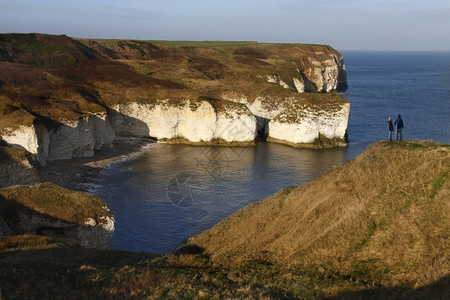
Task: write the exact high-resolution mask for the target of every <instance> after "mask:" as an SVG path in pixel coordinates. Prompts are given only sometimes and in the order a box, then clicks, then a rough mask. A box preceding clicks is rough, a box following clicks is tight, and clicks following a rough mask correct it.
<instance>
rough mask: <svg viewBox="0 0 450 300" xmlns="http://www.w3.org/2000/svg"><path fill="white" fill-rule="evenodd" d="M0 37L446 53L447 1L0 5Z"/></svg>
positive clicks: (41, 0) (3, 0) (18, 1)
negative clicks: (253, 43) (219, 42)
mask: <svg viewBox="0 0 450 300" xmlns="http://www.w3.org/2000/svg"><path fill="white" fill-rule="evenodd" d="M0 32H2V33H7V32H26V33H28V32H40V33H49V34H66V35H68V36H72V37H84V38H119V39H143V40H239V41H242V40H251V41H259V42H277V43H313V44H327V45H331V46H333V47H334V48H336V49H338V50H450V1H449V0H297V1H295V0H258V1H250V0H220V1H215V0H209V1H206V0H192V1H188V0H147V1H144V0H126V1H125V0H108V1H107V0H78V1H64V0H34V1H33V0H13V1H12V0H0Z"/></svg>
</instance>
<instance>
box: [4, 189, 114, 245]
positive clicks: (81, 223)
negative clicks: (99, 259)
mask: <svg viewBox="0 0 450 300" xmlns="http://www.w3.org/2000/svg"><path fill="white" fill-rule="evenodd" d="M0 204H1V205H0V235H3V236H10V235H21V234H34V235H36V234H37V235H46V236H50V237H51V238H53V239H55V240H56V241H60V242H64V243H69V244H76V245H80V246H83V247H88V248H109V247H110V244H111V241H112V237H113V232H114V217H113V216H112V214H111V213H110V211H109V209H108V208H107V207H106V204H105V203H104V202H103V201H102V200H101V199H99V198H96V197H94V196H92V195H89V194H87V193H81V192H75V191H70V190H66V189H64V188H62V187H59V186H57V185H54V184H51V183H43V184H37V185H34V186H21V185H17V186H13V187H8V188H3V189H0Z"/></svg>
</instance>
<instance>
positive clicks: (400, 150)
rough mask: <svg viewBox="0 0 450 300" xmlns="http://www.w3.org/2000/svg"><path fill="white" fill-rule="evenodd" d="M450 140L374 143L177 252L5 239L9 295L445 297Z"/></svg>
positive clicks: (2, 262) (0, 266)
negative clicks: (150, 252)
mask: <svg viewBox="0 0 450 300" xmlns="http://www.w3.org/2000/svg"><path fill="white" fill-rule="evenodd" d="M449 170H450V146H449V145H439V144H434V143H429V142H415V141H406V142H399V143H397V142H390V143H389V142H379V143H376V144H373V145H371V146H370V147H369V148H368V149H366V151H365V152H364V153H362V154H361V155H360V156H358V157H357V158H356V159H354V160H352V161H350V162H348V163H346V164H345V165H343V166H341V167H339V168H336V169H335V170H332V171H330V172H329V173H327V174H324V175H322V176H320V177H319V178H318V179H317V180H315V181H313V182H310V183H308V184H306V185H304V186H302V187H293V188H289V189H286V190H283V191H280V192H279V193H277V194H275V195H273V196H271V197H269V198H267V199H264V200H262V201H260V202H258V203H255V204H253V205H250V206H249V207H247V208H245V209H243V210H241V211H239V212H237V213H236V214H234V215H232V216H230V217H229V218H228V219H226V220H224V221H223V222H221V223H219V224H218V225H216V226H215V227H213V228H212V229H210V230H208V231H206V232H204V233H202V234H200V235H198V236H196V237H195V238H194V239H193V240H192V241H191V243H190V244H188V245H187V246H185V247H184V248H181V249H180V250H179V251H177V252H176V253H174V254H171V255H163V256H154V255H147V254H142V253H141V254H136V253H126V252H118V251H99V250H87V249H82V248H71V247H67V246H62V245H57V244H53V243H52V242H51V241H48V240H46V239H42V238H39V237H29V236H26V237H23V238H13V239H9V240H5V239H0V249H3V250H0V251H1V252H0V279H1V281H0V282H2V293H3V295H4V296H5V297H6V298H8V299H9V298H26V297H34V298H39V297H40V298H42V297H46V298H57V297H58V296H64V297H66V298H95V297H97V298H98V297H100V298H115V297H118V298H148V297H149V298H180V297H184V298H195V299H204V298H214V297H216V298H220V297H224V298H246V299H248V298H253V299H261V298H267V299H268V298H290V299H293V298H302V299H318V298H320V299H323V298H330V299H341V298H343V299H361V298H363V299H367V298H370V299H447V298H448V294H449V291H450V282H449V280H450V276H449V247H448V242H449V232H450V230H449V225H450V224H449V220H448V215H449V205H448V200H449V199H450V181H449Z"/></svg>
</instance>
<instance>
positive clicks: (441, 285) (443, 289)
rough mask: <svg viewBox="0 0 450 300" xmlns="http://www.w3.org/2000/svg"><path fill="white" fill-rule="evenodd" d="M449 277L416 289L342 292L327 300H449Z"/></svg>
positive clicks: (397, 288) (398, 288) (394, 288)
mask: <svg viewBox="0 0 450 300" xmlns="http://www.w3.org/2000/svg"><path fill="white" fill-rule="evenodd" d="M449 297H450V275H448V276H445V277H443V278H441V279H440V280H438V281H436V282H434V283H432V284H430V285H427V286H423V287H420V288H417V289H413V288H411V287H392V288H373V289H367V290H363V291H356V292H343V293H340V294H338V295H336V296H334V297H329V298H325V299H328V300H338V299H442V300H444V299H449Z"/></svg>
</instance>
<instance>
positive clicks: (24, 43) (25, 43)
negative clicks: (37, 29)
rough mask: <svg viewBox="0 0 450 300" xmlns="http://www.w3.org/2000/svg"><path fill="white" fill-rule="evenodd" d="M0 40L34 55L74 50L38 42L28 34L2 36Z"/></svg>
mask: <svg viewBox="0 0 450 300" xmlns="http://www.w3.org/2000/svg"><path fill="white" fill-rule="evenodd" d="M2 39H3V40H4V41H5V42H9V43H11V44H13V45H14V46H16V47H18V48H19V49H21V50H23V51H27V52H31V53H32V54H34V55H38V54H47V55H48V54H52V53H54V52H57V51H58V52H70V51H73V50H75V47H71V46H61V45H55V44H52V43H48V42H44V41H40V40H38V39H37V38H36V35H35V34H33V33H30V34H4V35H2Z"/></svg>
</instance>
